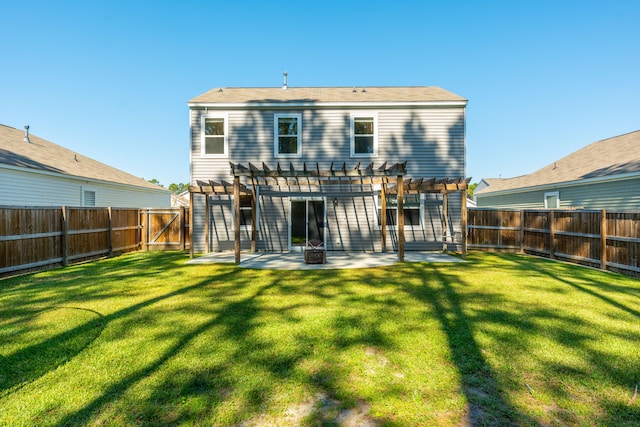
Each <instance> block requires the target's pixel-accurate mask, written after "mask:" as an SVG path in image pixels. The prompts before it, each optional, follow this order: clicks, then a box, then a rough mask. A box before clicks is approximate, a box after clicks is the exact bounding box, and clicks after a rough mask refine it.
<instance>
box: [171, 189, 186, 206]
mask: <svg viewBox="0 0 640 427" xmlns="http://www.w3.org/2000/svg"><path fill="white" fill-rule="evenodd" d="M171 207H172V208H185V207H189V192H188V191H184V192H182V193H180V194H171Z"/></svg>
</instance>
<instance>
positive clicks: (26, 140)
mask: <svg viewBox="0 0 640 427" xmlns="http://www.w3.org/2000/svg"><path fill="white" fill-rule="evenodd" d="M24 142H27V143H29V144H31V140H30V139H29V125H25V127H24Z"/></svg>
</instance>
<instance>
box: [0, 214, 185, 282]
mask: <svg viewBox="0 0 640 427" xmlns="http://www.w3.org/2000/svg"><path fill="white" fill-rule="evenodd" d="M188 218H189V212H188V208H167V209H128V208H84V207H83V208H79V207H65V206H62V207H0V276H1V275H7V274H15V273H18V272H22V271H25V270H31V269H37V268H43V267H49V266H56V265H67V264H69V263H73V262H79V261H83V260H87V259H93V258H98V257H104V256H113V255H114V254H118V253H123V252H130V251H136V250H154V249H178V250H180V249H185V248H186V247H187V246H188V245H189V242H188V237H189V233H188V231H187V232H185V230H188V227H189V224H188Z"/></svg>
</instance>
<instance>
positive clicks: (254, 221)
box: [251, 180, 258, 252]
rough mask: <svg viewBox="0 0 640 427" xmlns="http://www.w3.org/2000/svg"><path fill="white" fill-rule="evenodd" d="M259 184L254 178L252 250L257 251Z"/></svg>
mask: <svg viewBox="0 0 640 427" xmlns="http://www.w3.org/2000/svg"><path fill="white" fill-rule="evenodd" d="M256 191H257V186H256V183H255V180H253V188H252V189H251V252H255V251H256V223H257V221H256V219H257V218H256V214H257V207H258V195H257V194H256Z"/></svg>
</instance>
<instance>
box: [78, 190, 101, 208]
mask: <svg viewBox="0 0 640 427" xmlns="http://www.w3.org/2000/svg"><path fill="white" fill-rule="evenodd" d="M80 191H81V193H80V205H81V206H82V207H86V208H94V207H96V206H98V190H97V189H96V188H95V187H90V186H86V185H82V186H81V187H80ZM85 191H86V192H92V193H93V203H94V204H93V205H91V206H89V205H87V204H86V200H85V195H84V193H85Z"/></svg>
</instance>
